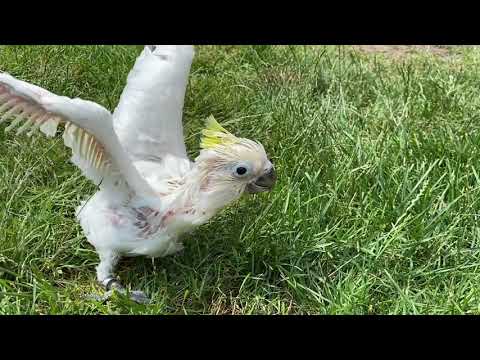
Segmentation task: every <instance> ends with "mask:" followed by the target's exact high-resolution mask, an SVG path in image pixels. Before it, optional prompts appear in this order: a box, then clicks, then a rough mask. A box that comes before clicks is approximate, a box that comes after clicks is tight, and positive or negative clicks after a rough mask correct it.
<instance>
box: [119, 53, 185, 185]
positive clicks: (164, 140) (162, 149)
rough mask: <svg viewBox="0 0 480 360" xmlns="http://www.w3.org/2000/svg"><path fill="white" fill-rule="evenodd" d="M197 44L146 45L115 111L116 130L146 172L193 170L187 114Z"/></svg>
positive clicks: (164, 174) (165, 174) (161, 174)
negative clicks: (185, 107)
mask: <svg viewBox="0 0 480 360" xmlns="http://www.w3.org/2000/svg"><path fill="white" fill-rule="evenodd" d="M193 56H194V49H193V46H176V45H155V46H146V47H145V48H144V50H143V51H142V53H141V54H140V56H139V57H138V58H137V60H136V62H135V65H134V67H133V69H132V70H131V71H130V74H129V75H128V80H127V85H126V87H125V89H124V91H123V93H122V96H121V98H120V102H119V104H118V107H117V108H116V109H115V112H114V114H113V123H114V127H115V131H116V133H117V135H118V138H119V139H120V143H121V144H122V146H123V147H124V148H125V149H126V150H127V152H128V153H129V155H130V156H131V158H132V160H133V161H134V163H135V165H136V166H137V168H138V170H139V171H140V172H141V174H142V176H144V177H145V178H147V179H149V180H152V176H153V177H154V178H155V179H154V181H156V180H160V181H161V180H164V179H168V178H175V177H181V176H182V175H183V174H185V172H186V171H188V170H189V169H190V166H191V162H190V160H189V159H188V156H187V152H186V149H185V142H184V136H183V125H182V113H183V104H184V98H185V92H186V88H187V84H188V75H189V72H190V66H191V64H192V60H193Z"/></svg>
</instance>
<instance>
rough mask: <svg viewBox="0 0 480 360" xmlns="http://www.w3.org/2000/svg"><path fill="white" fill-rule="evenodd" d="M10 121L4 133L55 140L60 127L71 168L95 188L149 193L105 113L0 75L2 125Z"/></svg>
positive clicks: (107, 114)
mask: <svg viewBox="0 0 480 360" xmlns="http://www.w3.org/2000/svg"><path fill="white" fill-rule="evenodd" d="M9 120H12V121H11V123H10V125H9V126H8V127H7V128H6V129H5V130H6V131H9V130H12V129H15V128H16V129H17V131H16V135H20V134H22V133H27V134H28V135H32V134H33V133H34V132H35V131H36V130H40V131H41V132H43V133H44V134H45V135H47V136H50V137H52V136H54V135H55V134H56V132H57V127H58V125H60V124H63V126H64V132H63V139H64V143H65V145H66V146H68V147H69V148H71V149H72V162H73V163H74V164H75V165H77V166H78V167H79V168H80V169H81V170H82V173H83V174H84V175H85V176H86V177H87V178H89V179H90V180H92V181H93V182H94V183H96V184H99V183H102V184H115V183H117V184H118V181H124V182H126V183H127V185H129V186H130V188H131V189H132V190H134V191H136V192H139V193H142V194H151V192H152V190H151V188H150V187H149V186H148V184H147V183H146V182H145V180H144V179H142V178H141V177H140V175H139V174H138V172H137V170H136V169H135V167H134V166H133V165H132V164H131V162H130V160H129V158H128V155H127V154H126V153H125V150H124V149H123V148H122V146H121V145H120V143H119V141H118V138H117V137H116V134H115V132H114V130H113V124H112V115H111V113H110V112H109V111H108V110H107V109H105V108H104V107H102V106H100V105H98V104H96V103H94V102H91V101H85V100H81V99H70V98H68V97H64V96H58V95H55V94H53V93H51V92H49V91H47V90H45V89H42V88H40V87H38V86H35V85H32V84H29V83H27V82H24V81H21V80H18V79H16V78H14V77H13V76H11V75H9V74H6V73H0V123H2V122H7V121H9Z"/></svg>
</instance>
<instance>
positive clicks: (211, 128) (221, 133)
mask: <svg viewBox="0 0 480 360" xmlns="http://www.w3.org/2000/svg"><path fill="white" fill-rule="evenodd" d="M238 141H239V139H238V138H237V137H236V136H235V135H233V134H231V133H230V132H229V131H227V130H226V129H225V128H224V127H223V126H221V125H220V124H219V123H218V122H217V120H215V118H214V117H213V116H212V115H210V116H209V117H208V118H207V120H206V121H205V129H204V130H202V140H201V141H200V148H202V149H212V148H214V147H217V146H225V145H231V144H234V143H236V142H238Z"/></svg>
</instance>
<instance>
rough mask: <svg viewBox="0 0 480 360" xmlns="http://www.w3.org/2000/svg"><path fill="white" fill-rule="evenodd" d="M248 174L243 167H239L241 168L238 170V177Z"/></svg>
mask: <svg viewBox="0 0 480 360" xmlns="http://www.w3.org/2000/svg"><path fill="white" fill-rule="evenodd" d="M246 173H247V169H246V168H244V167H243V166H239V167H238V168H237V174H238V175H245V174H246Z"/></svg>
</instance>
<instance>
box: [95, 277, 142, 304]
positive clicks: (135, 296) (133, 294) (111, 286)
mask: <svg viewBox="0 0 480 360" xmlns="http://www.w3.org/2000/svg"><path fill="white" fill-rule="evenodd" d="M102 286H103V287H104V288H105V290H107V292H106V293H105V294H104V295H103V296H99V295H95V294H92V295H90V296H88V298H89V299H92V300H95V301H100V302H104V301H107V300H108V299H110V298H111V297H112V295H113V293H114V292H115V291H116V292H118V293H120V294H122V295H124V296H129V298H130V300H132V301H135V302H136V303H138V304H148V303H149V302H150V299H149V298H148V297H147V295H145V293H144V292H143V291H140V290H135V291H127V289H125V288H124V287H123V286H122V284H121V283H120V282H119V281H118V280H116V279H114V278H109V279H106V280H104V281H103V282H102Z"/></svg>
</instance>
